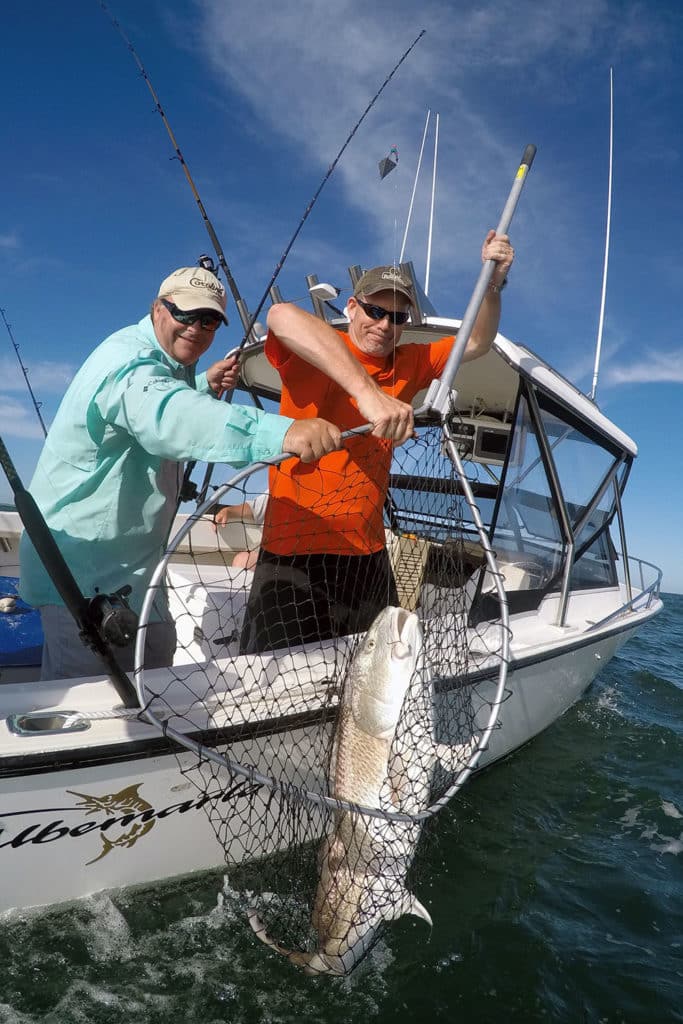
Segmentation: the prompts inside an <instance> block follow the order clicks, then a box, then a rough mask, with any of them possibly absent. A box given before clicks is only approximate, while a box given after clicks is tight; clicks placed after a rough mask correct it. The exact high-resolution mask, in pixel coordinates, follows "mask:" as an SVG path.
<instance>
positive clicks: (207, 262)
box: [197, 253, 218, 277]
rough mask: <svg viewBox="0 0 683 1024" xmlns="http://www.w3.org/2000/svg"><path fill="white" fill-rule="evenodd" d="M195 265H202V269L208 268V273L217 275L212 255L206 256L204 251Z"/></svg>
mask: <svg viewBox="0 0 683 1024" xmlns="http://www.w3.org/2000/svg"><path fill="white" fill-rule="evenodd" d="M197 266H198V267H202V269H203V270H208V271H209V273H210V274H213V275H214V276H215V277H218V267H217V266H216V264H215V263H214V261H213V259H212V257H211V256H208V255H207V254H206V253H202V255H201V256H200V257H199V258H198V259H197Z"/></svg>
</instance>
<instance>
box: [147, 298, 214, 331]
mask: <svg viewBox="0 0 683 1024" xmlns="http://www.w3.org/2000/svg"><path fill="white" fill-rule="evenodd" d="M159 302H160V303H161V305H162V306H164V307H165V308H166V309H167V310H168V311H169V313H170V314H171V316H172V317H173V319H174V320H177V321H178V323H179V324H184V325H185V327H190V326H191V325H192V324H196V323H197V321H199V323H200V325H201V327H202V330H204V331H215V330H216V329H217V328H218V327H220V325H221V324H222V323H223V317H222V316H221V315H220V313H215V312H214V311H213V310H212V309H188V310H184V309H178V307H177V306H176V304H175V302H169V301H168V299H159Z"/></svg>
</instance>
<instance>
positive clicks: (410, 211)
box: [398, 110, 431, 263]
mask: <svg viewBox="0 0 683 1024" xmlns="http://www.w3.org/2000/svg"><path fill="white" fill-rule="evenodd" d="M430 114H431V110H428V111H427V118H426V120H425V129H424V131H423V133H422V143H421V145H420V155H419V157H418V158H417V170H416V171H415V181H414V182H413V194H412V195H411V197H410V206H409V207H408V217H407V219H406V229H405V231H404V232H403V242H402V243H401V255H400V256H399V258H398V262H399V263H403V255H404V253H405V251H406V240H407V238H408V228H409V227H410V218H411V217H412V215H413V203H414V202H415V191H416V189H417V179H418V178H419V176H420V168H421V167H422V154H423V153H424V148H425V139H426V138H427V128H428V127H429V115H430Z"/></svg>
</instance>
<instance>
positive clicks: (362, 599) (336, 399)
mask: <svg viewBox="0 0 683 1024" xmlns="http://www.w3.org/2000/svg"><path fill="white" fill-rule="evenodd" d="M513 257H514V253H513V249H512V246H511V245H510V240H509V238H508V237H507V235H496V233H495V232H494V231H489V233H488V234H487V236H486V238H485V240H484V244H483V246H482V259H483V260H489V259H491V260H494V261H495V262H496V267H495V269H494V272H493V275H492V278H491V283H490V285H489V289H488V291H487V293H486V295H485V298H484V301H483V303H482V306H481V309H480V311H479V314H478V316H477V319H476V321H475V324H474V328H473V330H472V334H471V336H470V339H469V341H468V343H467V347H466V349H465V353H464V355H463V361H467V360H470V359H476V358H477V357H478V356H481V355H484V354H485V353H486V352H488V350H489V348H490V347H491V343H492V342H493V339H494V338H495V336H496V333H497V330H498V323H499V320H500V291H501V289H502V287H503V285H504V284H505V280H506V277H507V274H508V271H509V269H510V266H511V265H512V260H513ZM412 304H413V294H412V290H411V285H410V282H409V280H408V279H407V278H406V277H404V276H403V275H402V274H401V272H400V270H398V269H397V268H394V267H375V268H374V269H373V270H369V271H367V272H366V273H365V274H363V275H362V277H361V278H360V279H359V281H358V283H357V285H356V287H355V289H354V294H353V296H352V297H351V298H349V301H348V305H347V309H348V317H349V329H348V334H340V333H338V332H337V331H335V330H334V328H332V327H330V326H329V324H326V323H325V322H324V321H323V320H321V319H320V318H318V317H315V316H312V315H311V314H309V313H306V312H304V310H301V309H299V308H298V307H296V306H293V305H291V304H288V303H280V304H277V305H275V306H272V307H271V309H270V311H269V313H268V328H269V330H268V338H267V341H266V355H267V357H268V359H269V360H270V362H271V363H272V365H273V366H274V367H276V369H277V370H278V371H279V373H280V376H281V378H282V399H281V403H280V413H281V414H282V415H285V416H292V417H293V418H295V419H303V418H304V417H310V416H320V417H323V418H324V419H326V420H329V421H330V422H332V423H334V424H336V425H337V426H338V427H340V429H342V430H348V429H349V428H351V427H356V426H360V425H361V424H363V423H367V422H371V423H373V431H372V434H368V435H363V436H358V437H354V438H351V439H349V440H348V441H347V442H346V443H345V447H344V448H342V449H340V450H339V451H335V452H331V453H330V454H328V455H325V456H324V457H323V458H321V459H320V460H319V461H318V462H317V463H315V464H312V463H309V464H304V463H303V462H301V461H300V460H294V459H293V460H289V461H287V462H284V463H282V464H281V465H280V466H279V467H277V468H275V469H271V471H270V482H269V490H270V500H269V503H268V508H267V511H266V516H265V522H264V527H263V538H262V542H261V544H262V546H261V550H260V552H259V556H258V562H257V564H256V568H255V572H254V581H253V584H252V588H251V593H250V596H249V603H248V605H247V611H246V617H245V624H244V628H243V631H242V640H241V648H242V651H243V653H256V652H258V651H264V650H272V649H275V648H278V647H283V646H288V645H290V644H291V645H295V644H300V643H305V642H306V641H308V640H312V639H325V638H329V637H333V636H343V635H346V634H349V633H356V632H359V631H362V630H365V629H367V628H368V626H369V625H370V623H371V622H372V620H373V619H374V618H375V616H376V615H377V614H378V612H379V611H380V610H381V609H382V608H383V607H385V606H386V605H388V604H397V603H398V597H397V594H396V586H395V583H394V579H393V575H392V572H391V567H390V565H389V558H388V555H387V551H386V546H385V536H384V520H383V507H384V500H385V498H386V494H387V488H388V484H389V471H390V467H391V453H392V447H393V445H399V444H403V442H404V441H406V440H407V439H408V438H409V437H410V436H411V435H412V432H413V410H412V406H411V405H410V404H409V403H410V401H411V400H412V399H413V398H414V396H415V395H416V394H417V393H418V392H419V391H421V390H422V389H423V388H425V387H427V386H428V385H429V384H430V383H431V381H432V380H433V379H434V378H436V377H438V376H439V375H440V373H441V371H442V370H443V368H444V366H445V364H446V360H447V359H448V354H449V352H450V350H451V346H452V344H453V340H454V339H453V336H450V337H446V338H441V339H439V340H438V341H436V342H433V343H431V344H426V345H420V344H409V345H403V346H400V347H399V340H400V337H401V332H402V329H403V326H404V324H405V323H407V321H408V318H409V316H410V308H411V306H412Z"/></svg>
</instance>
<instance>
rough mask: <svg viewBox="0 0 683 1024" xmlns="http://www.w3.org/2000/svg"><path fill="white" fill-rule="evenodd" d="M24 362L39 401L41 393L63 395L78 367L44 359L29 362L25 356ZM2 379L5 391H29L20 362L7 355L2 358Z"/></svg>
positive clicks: (0, 366) (0, 361) (0, 364)
mask: <svg viewBox="0 0 683 1024" xmlns="http://www.w3.org/2000/svg"><path fill="white" fill-rule="evenodd" d="M20 355H21V353H20ZM22 363H23V364H24V366H26V368H27V370H28V375H29V381H30V383H31V387H32V388H33V391H34V393H35V395H36V398H37V399H38V401H40V396H41V395H48V394H51V395H63V394H64V392H65V391H66V389H67V387H68V385H69V384H70V383H71V380H72V378H73V376H74V374H75V372H76V367H75V366H72V365H71V364H70V363H52V362H48V361H47V360H44V361H42V362H36V363H34V362H31V363H30V364H27V362H26V360H25V359H24V358H23V357H22ZM0 379H1V380H2V390H3V391H18V392H26V391H27V388H26V381H25V380H24V377H23V375H22V372H21V370H20V368H19V364H18V363H17V362H16V361H13V360H12V359H11V358H9V357H7V356H5V357H3V358H2V359H0Z"/></svg>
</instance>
